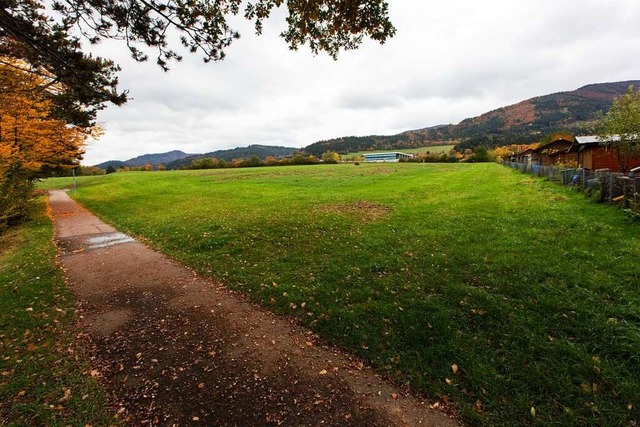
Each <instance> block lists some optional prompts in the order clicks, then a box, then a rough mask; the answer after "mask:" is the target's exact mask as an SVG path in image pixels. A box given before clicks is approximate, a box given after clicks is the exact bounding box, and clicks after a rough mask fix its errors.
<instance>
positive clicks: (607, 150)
mask: <svg viewBox="0 0 640 427" xmlns="http://www.w3.org/2000/svg"><path fill="white" fill-rule="evenodd" d="M570 152H572V153H576V154H577V160H578V166H579V167H581V168H584V169H588V170H592V171H595V170H598V169H609V170H610V171H611V172H621V170H620V162H619V160H618V150H617V149H616V148H614V147H611V146H609V145H607V144H604V143H603V142H602V141H601V140H600V139H599V137H598V136H596V135H584V136H576V138H575V142H574V144H573V145H572V147H571V149H570ZM638 166H640V158H638V157H631V158H628V159H627V170H628V169H632V168H635V167H638Z"/></svg>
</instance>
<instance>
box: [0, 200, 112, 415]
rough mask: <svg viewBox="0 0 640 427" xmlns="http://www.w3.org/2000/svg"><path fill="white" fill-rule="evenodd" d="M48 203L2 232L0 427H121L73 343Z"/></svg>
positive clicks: (68, 301) (71, 320)
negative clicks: (115, 426)
mask: <svg viewBox="0 0 640 427" xmlns="http://www.w3.org/2000/svg"><path fill="white" fill-rule="evenodd" d="M51 233H52V227H51V221H50V220H49V219H48V218H47V217H46V216H45V215H44V203H42V202H40V203H38V205H37V207H34V209H33V213H32V218H31V220H30V221H28V222H26V223H24V224H21V225H19V226H15V227H12V228H10V229H9V230H5V231H4V232H2V233H0V426H45V425H46V426H67V425H72V426H86V425H94V426H101V425H104V426H108V425H118V424H119V423H118V421H117V420H115V419H114V418H112V417H111V416H110V415H109V414H108V412H107V410H106V407H105V402H104V396H103V392H102V389H101V388H100V386H99V385H98V384H97V383H96V382H95V381H94V380H93V378H92V377H91V375H90V369H89V368H88V365H87V364H86V363H84V362H83V355H82V354H80V353H79V352H78V349H77V346H76V344H75V343H74V338H75V334H76V333H77V329H76V326H75V318H74V314H73V313H74V311H73V310H74V302H73V297H72V296H71V293H70V292H69V290H68V289H67V287H66V286H65V283H64V279H63V276H62V272H61V271H60V269H59V268H58V266H57V265H56V262H55V253H56V250H55V246H54V245H53V241H52V240H51Z"/></svg>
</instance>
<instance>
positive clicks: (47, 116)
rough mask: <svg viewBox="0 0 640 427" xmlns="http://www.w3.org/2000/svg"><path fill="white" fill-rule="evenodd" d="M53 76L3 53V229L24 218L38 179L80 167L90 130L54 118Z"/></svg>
mask: <svg viewBox="0 0 640 427" xmlns="http://www.w3.org/2000/svg"><path fill="white" fill-rule="evenodd" d="M59 90H61V88H60V87H59V86H58V85H57V83H56V81H55V79H47V78H46V75H43V73H42V72H41V70H34V69H33V67H31V66H30V65H29V64H26V63H24V62H20V61H17V60H15V59H9V58H6V57H4V58H3V57H0V227H3V226H5V225H6V224H8V223H10V222H11V221H13V220H15V219H17V218H19V217H21V216H23V215H24V214H25V212H26V205H27V201H28V199H29V196H30V193H31V190H32V189H33V186H34V182H35V181H36V180H37V179H38V178H40V177H42V176H44V175H45V174H48V173H50V172H52V171H55V170H60V169H69V168H73V167H76V166H77V165H78V164H79V160H80V159H81V158H82V154H83V147H84V144H85V141H86V139H87V137H88V136H89V135H90V133H91V129H87V128H79V127H76V126H73V125H70V124H68V123H67V122H65V121H64V120H61V119H57V118H54V117H53V116H52V101H51V99H52V98H51V95H52V94H54V93H55V92H56V91H59Z"/></svg>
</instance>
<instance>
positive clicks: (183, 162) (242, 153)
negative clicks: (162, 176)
mask: <svg viewBox="0 0 640 427" xmlns="http://www.w3.org/2000/svg"><path fill="white" fill-rule="evenodd" d="M295 150H298V149H297V148H293V147H280V146H268V145H258V144H256V145H250V146H248V147H237V148H232V149H229V150H217V151H212V152H210V153H205V154H195V155H190V156H188V157H184V158H182V159H179V160H176V161H173V162H170V163H167V165H166V166H167V169H180V168H181V167H183V166H187V165H189V164H190V163H191V162H192V161H194V160H197V159H205V158H216V159H224V160H225V161H228V162H229V161H231V160H234V159H249V158H251V157H253V156H256V157H258V158H259V159H260V160H264V159H265V158H266V157H268V156H273V157H286V156H290V155H292V154H293V152H294V151H295Z"/></svg>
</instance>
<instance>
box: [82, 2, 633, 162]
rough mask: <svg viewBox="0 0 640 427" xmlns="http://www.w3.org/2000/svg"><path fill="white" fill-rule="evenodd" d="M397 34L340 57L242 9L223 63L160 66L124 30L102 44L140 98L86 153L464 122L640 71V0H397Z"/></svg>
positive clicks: (298, 142)
mask: <svg viewBox="0 0 640 427" xmlns="http://www.w3.org/2000/svg"><path fill="white" fill-rule="evenodd" d="M389 10H390V15H391V20H392V22H393V24H394V25H395V26H396V28H397V35H396V36H395V37H394V38H393V39H391V40H389V41H388V42H387V43H386V44H384V45H379V44H376V43H374V42H370V41H367V42H365V44H364V45H363V46H361V47H360V49H359V50H356V51H349V52H342V53H341V55H340V57H339V59H338V61H334V60H332V59H331V58H329V57H328V56H326V55H325V54H321V55H318V56H313V55H312V54H311V53H310V51H309V50H308V49H307V48H306V47H302V48H301V49H300V50H299V51H297V52H291V51H289V50H288V48H287V46H286V44H285V42H284V41H283V40H282V39H280V38H279V37H278V34H279V33H280V32H281V31H282V30H284V29H285V22H284V15H283V14H282V13H279V14H277V15H278V16H274V17H273V18H272V19H270V20H269V21H268V22H267V24H266V25H265V29H264V33H263V35H262V36H256V35H254V33H253V29H252V27H251V24H250V23H248V22H243V20H240V19H238V20H234V23H235V24H236V25H235V26H234V28H235V29H237V30H239V31H240V33H241V35H242V37H241V39H240V40H237V41H236V42H235V43H234V44H233V45H232V46H231V47H230V48H229V49H228V50H227V58H226V59H225V60H224V61H222V62H217V63H209V64H205V63H203V62H202V59H201V56H199V55H197V54H196V55H190V54H188V53H184V60H183V61H182V62H181V63H174V64H172V66H171V71H169V72H168V73H163V72H162V71H161V70H160V69H159V68H158V67H157V66H156V65H155V64H154V63H153V61H151V62H149V63H143V64H139V63H135V62H134V61H133V60H131V59H130V58H129V54H128V50H127V49H126V47H125V46H124V44H122V43H118V42H106V43H103V44H101V45H100V46H98V47H97V48H96V50H95V51H96V53H98V54H100V55H101V56H103V57H107V58H110V59H113V60H115V61H116V62H118V63H119V64H120V65H121V66H122V71H121V73H120V81H121V87H122V88H123V89H124V88H126V89H128V90H129V91H130V96H131V97H132V98H133V99H131V100H130V101H129V102H128V103H127V104H126V105H125V106H123V107H115V106H110V107H109V108H107V109H106V110H104V111H103V112H101V114H100V116H99V121H100V122H102V124H103V126H104V128H105V131H106V132H105V135H104V136H103V137H102V138H101V139H100V140H99V141H96V142H92V143H91V144H90V145H89V146H88V148H87V153H86V155H85V160H84V164H89V165H90V164H96V163H100V162H103V161H106V160H112V159H118V160H126V159H129V158H131V157H135V156H138V155H141V154H146V153H160V152H166V151H170V150H182V151H185V152H188V153H204V152H209V151H214V150H218V149H226V148H233V147H238V146H247V145H251V144H265V145H284V146H292V147H304V146H306V145H309V144H311V143H313V142H316V141H319V140H323V139H329V138H335V137H339V136H347V135H372V134H395V133H399V132H402V131H405V130H410V129H418V128H423V127H427V126H433V125H438V124H447V123H458V122H460V121H461V120H463V119H465V118H467V117H472V116H476V115H479V114H482V113H484V112H487V111H489V110H492V109H495V108H499V107H502V106H505V105H509V104H513V103H515V102H518V101H521V100H524V99H528V98H531V97H534V96H538V95H545V94H549V93H553V92H559V91H566V90H573V89H577V88H578V87H580V86H583V85H585V84H589V83H601V82H611V81H619V80H634V79H640V2H638V0H562V1H558V0H520V1H513V0H509V1H502V0H488V1H484V2H477V1H475V2H472V1H471V0H448V1H436V0H389Z"/></svg>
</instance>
